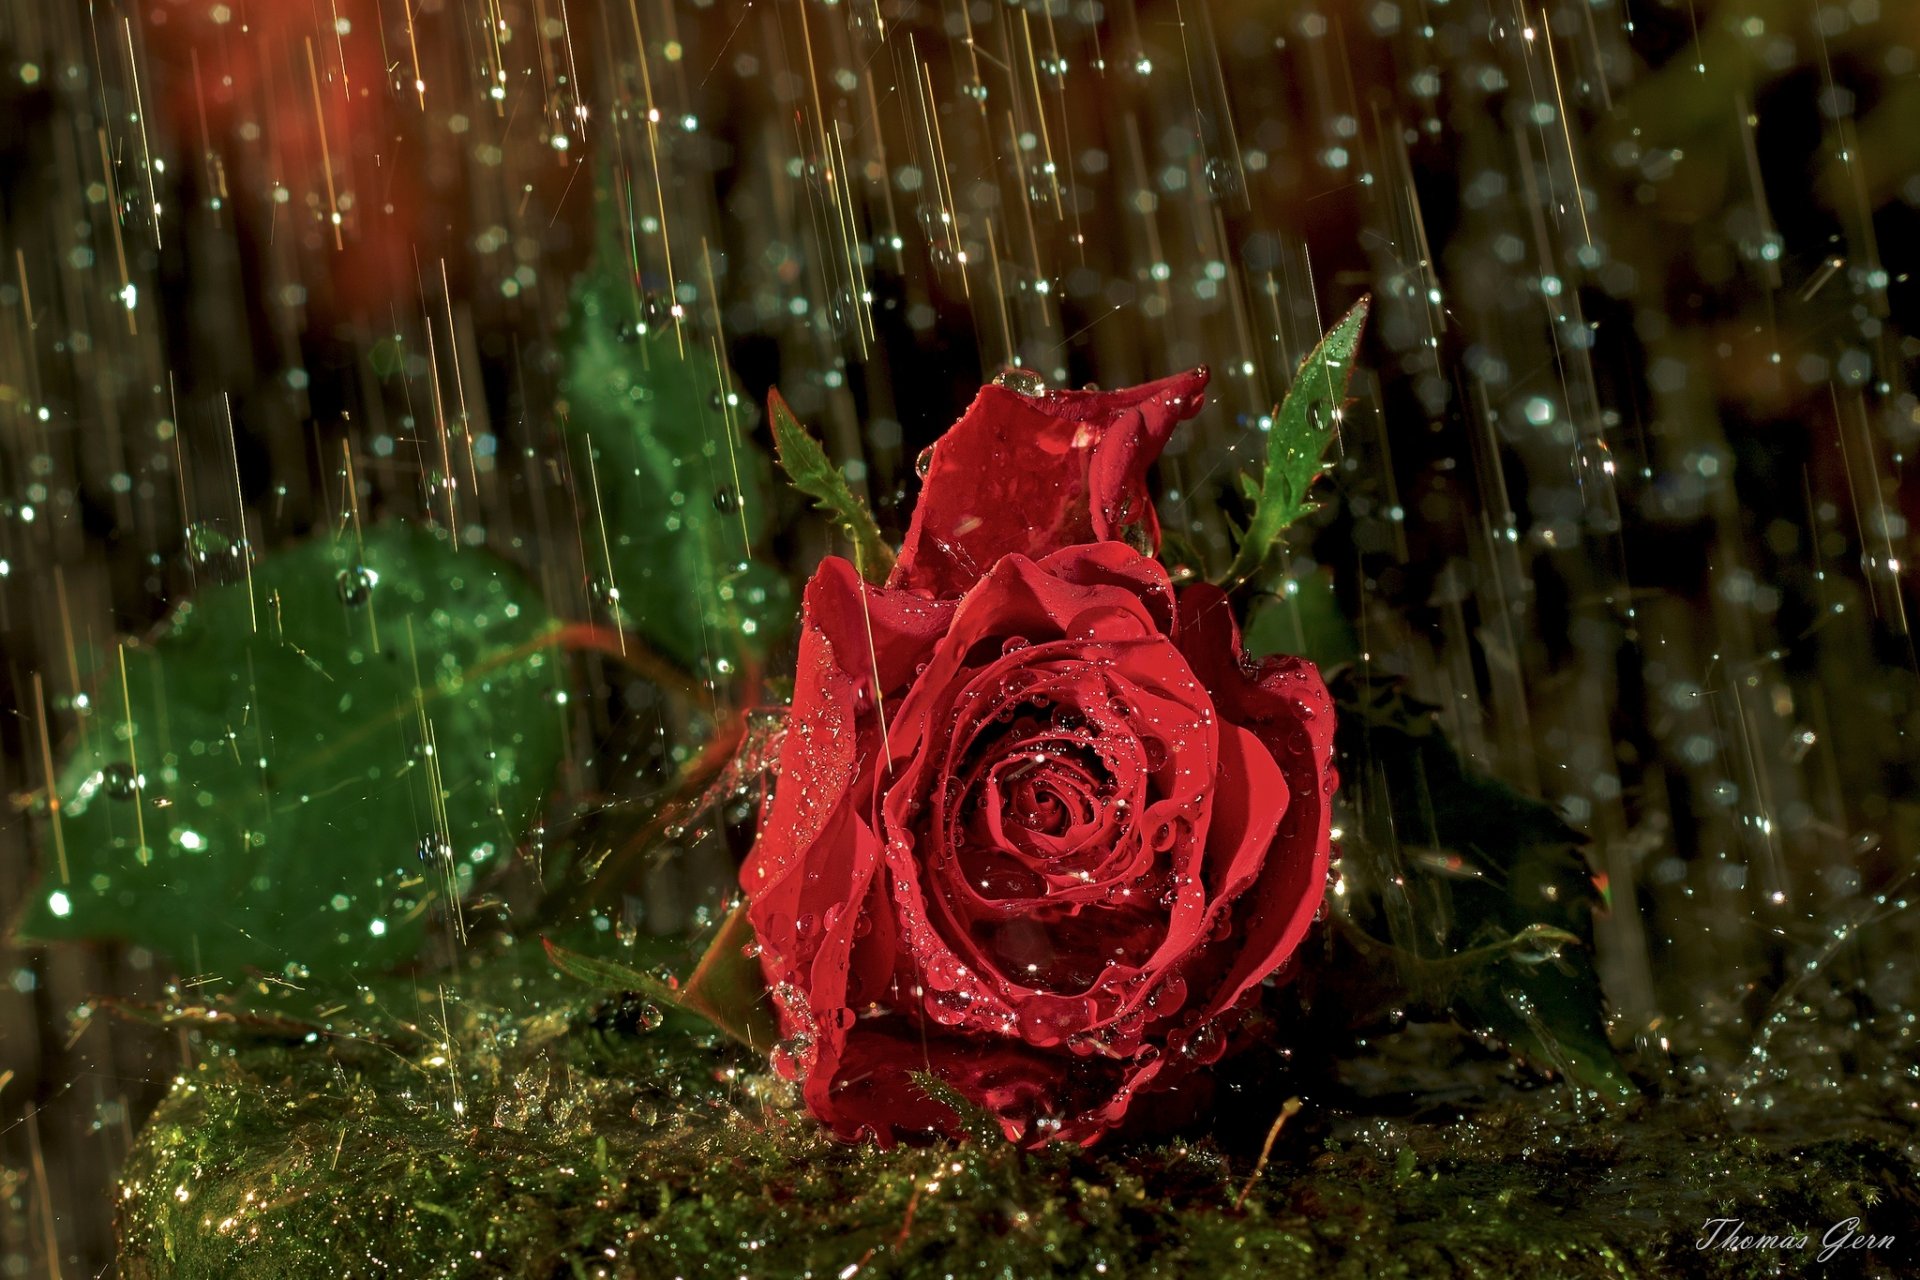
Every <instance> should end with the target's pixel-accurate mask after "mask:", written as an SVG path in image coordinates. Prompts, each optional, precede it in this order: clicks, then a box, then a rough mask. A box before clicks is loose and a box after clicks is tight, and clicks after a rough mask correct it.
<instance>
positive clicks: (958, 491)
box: [887, 369, 1207, 596]
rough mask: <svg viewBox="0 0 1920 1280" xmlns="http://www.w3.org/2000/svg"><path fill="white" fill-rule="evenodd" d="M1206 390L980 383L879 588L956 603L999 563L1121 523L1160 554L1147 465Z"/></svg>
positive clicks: (1186, 383)
mask: <svg viewBox="0 0 1920 1280" xmlns="http://www.w3.org/2000/svg"><path fill="white" fill-rule="evenodd" d="M1206 383H1207V371H1206V370H1205V369H1194V370H1190V371H1188V372H1186V373H1181V374H1175V375H1174V376H1173V377H1170V378H1162V379H1161V380H1160V381H1158V382H1150V383H1147V384H1146V385H1144V386H1139V387H1129V388H1127V389H1125V390H1121V391H1058V392H1051V393H1048V394H1045V395H1041V396H1025V395H1021V394H1020V393H1018V392H1016V391H1011V390H1008V389H1007V388H1005V387H1000V386H987V387H982V388H981V389H980V394H979V395H978V396H977V397H975V398H974V402H973V404H972V405H970V406H969V407H968V409H967V412H966V413H965V415H964V416H962V417H961V419H960V421H959V422H957V423H955V424H954V425H953V427H951V428H950V429H949V430H948V431H947V433H946V434H945V435H943V436H941V437H940V439H939V441H938V442H936V443H935V444H934V446H933V450H932V455H931V462H930V464H929V466H928V469H927V472H926V478H925V480H924V482H923V483H922V485H921V490H920V502H919V504H918V505H917V506H916V507H915V508H914V512H913V522H912V523H911V524H910V525H909V526H908V529H907V537H906V543H905V545H904V546H902V547H901V550H900V557H899V559H898V560H896V561H895V562H894V567H893V573H892V575H891V576H890V577H889V578H888V579H887V585H888V586H889V587H894V588H910V589H913V590H916V591H925V592H930V593H932V594H933V595H936V596H951V595H957V594H959V593H961V592H964V591H966V590H967V589H968V588H969V587H971V586H972V585H973V584H974V583H975V582H977V581H978V580H979V579H980V578H981V576H982V575H983V574H985V573H986V572H988V571H989V570H990V569H992V567H993V566H994V565H995V564H996V563H997V562H998V561H999V560H1000V558H1001V557H1002V556H1006V555H1016V554H1017V555H1023V556H1034V557H1039V556H1044V555H1046V554H1048V553H1049V552H1053V551H1057V550H1059V549H1060V548H1062V547H1068V546H1072V545H1074V544H1077V543H1088V542H1096V541H1102V540H1108V539H1119V538H1120V537H1121V535H1122V533H1123V532H1124V530H1125V529H1127V528H1129V527H1134V528H1138V529H1140V530H1141V531H1142V532H1143V533H1144V535H1145V538H1146V541H1147V543H1148V544H1149V545H1151V546H1153V547H1155V548H1157V547H1158V546H1159V536H1160V525H1159V521H1158V519H1157V518H1156V516H1155V515H1154V511H1153V504H1152V502H1151V501H1150V500H1149V498H1148V495H1147V486H1146V474H1147V469H1148V468H1149V467H1151V466H1152V465H1153V462H1154V460H1155V459H1156V458H1158V457H1159V456H1160V451H1161V450H1162V449H1163V448H1164V447H1165V446H1166V442H1167V438H1168V437H1169V436H1170V435H1172V433H1173V429H1174V428H1175V427H1176V426H1178V425H1179V424H1180V423H1181V422H1183V421H1184V420H1186V419H1187V418H1191V417H1192V416H1193V415H1194V414H1196V413H1198V412H1199V411H1200V408H1201V406H1202V404H1204V402H1205V395H1204V389H1205V387H1206Z"/></svg>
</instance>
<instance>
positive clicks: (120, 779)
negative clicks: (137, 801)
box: [100, 760, 140, 800]
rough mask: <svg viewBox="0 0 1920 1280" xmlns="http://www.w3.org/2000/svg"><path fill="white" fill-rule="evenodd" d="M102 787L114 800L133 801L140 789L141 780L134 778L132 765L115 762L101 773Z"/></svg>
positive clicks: (121, 761)
mask: <svg viewBox="0 0 1920 1280" xmlns="http://www.w3.org/2000/svg"><path fill="white" fill-rule="evenodd" d="M100 785H101V787H102V789H104V790H105V791H106V793H107V795H108V796H109V797H111V798H112V799H115V800H131V799H133V793H134V792H135V791H138V790H139V789H140V780H139V778H137V777H135V776H134V772H133V766H132V765H130V764H127V763H126V762H125V761H123V760H115V761H114V762H113V763H111V764H109V765H108V766H107V767H106V768H104V769H102V770H101V771H100Z"/></svg>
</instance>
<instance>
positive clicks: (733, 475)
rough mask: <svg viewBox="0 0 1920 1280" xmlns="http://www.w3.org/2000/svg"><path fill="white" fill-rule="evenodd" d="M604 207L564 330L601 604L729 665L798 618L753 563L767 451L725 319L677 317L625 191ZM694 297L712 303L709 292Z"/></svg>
mask: <svg viewBox="0 0 1920 1280" xmlns="http://www.w3.org/2000/svg"><path fill="white" fill-rule="evenodd" d="M596 202H597V214H598V218H599V249H598V254H597V257H596V259H595V261H594V263H593V264H592V266H590V267H589V268H588V269H587V270H586V271H585V272H584V273H583V274H582V275H581V277H580V279H579V280H578V282H577V283H576V285H575V288H574V295H573V307H572V312H571V314H570V317H569V320H568V324H567V328H566V332H565V333H564V334H563V335H562V337H561V349H562V355H563V358H564V361H565V367H564V374H563V377H562V383H561V390H562V394H563V399H562V402H561V405H560V410H561V418H562V421H563V422H564V423H565V426H566V432H567V437H568V440H569V442H570V444H571V446H572V465H573V477H574V482H575V484H576V486H577V488H578V491H579V495H580V496H579V504H580V519H581V530H582V534H583V537H584V539H585V542H586V548H587V559H588V563H589V565H590V567H591V569H592V571H593V572H594V573H595V574H596V575H598V577H599V587H600V590H599V593H598V594H599V596H600V599H599V601H598V605H599V606H601V607H609V608H611V609H612V611H613V613H614V616H615V618H616V620H617V621H619V622H620V624H621V625H622V626H626V627H630V628H631V629H633V630H635V631H637V632H638V633H639V634H640V635H641V636H643V637H644V638H645V639H646V641H647V643H648V644H650V645H652V646H654V647H655V648H656V649H658V650H659V651H660V652H661V653H663V654H665V655H666V656H667V657H669V658H670V659H672V660H673V661H674V662H676V663H678V664H680V665H681V666H682V667H685V668H686V669H687V670H689V671H694V672H705V671H707V670H715V671H717V672H719V673H720V674H725V673H726V672H727V671H728V670H729V669H730V668H733V667H737V666H738V665H739V664H740V663H741V662H742V661H743V660H744V659H748V658H751V657H753V656H755V655H758V654H761V653H764V652H765V651H766V648H767V646H768V645H769V644H770V643H771V642H772V641H773V640H775V639H777V638H778V635H779V634H780V632H781V631H782V630H783V629H784V627H785V626H786V625H787V624H788V623H790V622H791V620H792V606H791V602H790V598H789V594H788V588H787V585H786V580H785V579H784V578H783V577H782V576H781V575H780V574H778V573H777V572H775V571H774V570H773V569H771V568H770V567H768V566H767V565H764V564H761V563H759V562H757V561H755V560H754V559H753V558H752V554H753V552H754V550H755V549H756V548H757V547H758V544H759V539H760V536H761V532H762V530H763V528H764V526H765V522H766V511H767V490H768V466H767V459H766V455H765V454H764V453H763V452H762V451H761V450H759V449H757V448H755V447H754V446H753V444H752V442H751V439H750V427H751V424H752V414H753V411H752V409H751V407H750V406H749V405H748V403H747V401H746V400H745V399H744V398H743V397H742V396H741V395H740V393H739V389H738V387H737V386H736V384H735V383H734V381H733V378H732V374H731V372H730V370H729V369H728V368H727V365H726V360H725V356H724V353H723V351H722V349H721V346H720V343H719V341H718V339H717V337H716V336H715V334H714V332H713V326H712V325H711V324H706V323H696V317H695V316H694V315H693V314H691V313H692V312H693V311H694V310H695V308H694V307H686V308H683V312H684V313H685V314H682V315H680V316H675V315H674V314H673V305H672V301H671V299H670V298H668V297H666V296H665V295H662V296H661V297H660V298H658V299H655V300H653V301H652V302H650V301H649V299H648V298H647V297H646V296H645V295H644V294H643V293H642V291H641V288H640V286H639V284H638V283H637V281H636V279H635V273H634V270H633V267H632V258H631V253H630V250H629V249H628V247H627V242H626V241H625V239H624V238H623V236H622V234H621V230H620V227H621V219H620V217H619V215H618V198H617V197H616V196H615V195H614V194H613V193H612V192H611V191H609V190H608V189H607V188H606V187H605V186H604V185H603V187H602V189H601V190H600V192H599V193H598V195H597V198H596ZM698 305H699V306H700V307H711V306H712V305H713V302H712V299H711V296H710V295H709V294H708V293H707V292H706V291H705V290H703V291H702V294H701V302H700V303H699V304H698ZM697 318H698V319H700V320H703V321H704V320H705V319H707V317H706V316H704V315H703V316H700V317H697ZM722 664H724V665H722Z"/></svg>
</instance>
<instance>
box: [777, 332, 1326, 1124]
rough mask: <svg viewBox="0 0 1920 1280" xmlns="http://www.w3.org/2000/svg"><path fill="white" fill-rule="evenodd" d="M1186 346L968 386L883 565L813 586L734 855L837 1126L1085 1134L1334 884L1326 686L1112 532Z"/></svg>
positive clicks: (1180, 1072) (1131, 499)
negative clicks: (1143, 360) (1148, 368)
mask: <svg viewBox="0 0 1920 1280" xmlns="http://www.w3.org/2000/svg"><path fill="white" fill-rule="evenodd" d="M1205 381H1206V373H1205V371H1204V370H1196V371H1194V372H1193V373H1190V374H1186V375H1182V376H1180V377H1176V378H1169V379H1166V380H1164V381H1161V382H1157V383H1153V384H1150V385H1148V386H1145V387H1139V388H1134V389H1131V390H1126V391H1117V392H1065V393H1054V394H1049V395H1043V396H1039V397H1026V396H1022V395H1019V394H1017V393H1015V392H1012V391H1009V390H1006V389H1004V388H1001V387H987V388H985V389H983V390H982V391H981V393H980V395H979V398H978V399H976V400H975V401H974V403H973V406H972V407H971V408H970V409H969V410H968V411H967V414H966V416H965V417H964V418H962V419H961V421H960V422H959V424H958V425H957V426H955V427H954V428H953V429H952V430H951V431H949V432H948V433H947V435H946V436H945V437H944V438H943V439H942V440H941V441H940V442H939V444H937V445H936V446H935V447H934V450H933V457H932V463H931V466H930V468H929V469H928V472H927V477H926V485H925V491H924V493H923V494H922V496H921V499H920V504H919V507H918V509H917V510H916V511H915V513H914V519H913V524H912V527H911V529H910V530H909V532H908V535H907V541H906V546H905V548H904V549H903V551H902V553H901V555H900V559H899V561H898V564H897V566H896V568H895V571H894V573H893V576H892V577H891V579H890V580H889V581H888V583H887V585H886V586H885V587H884V588H880V587H873V586H870V585H868V584H866V583H863V582H862V581H861V580H860V577H859V575H858V574H857V573H856V572H855V571H854V568H853V566H852V565H850V564H849V563H847V562H846V561H844V560H840V559H837V558H835V559H829V560H827V561H826V562H825V563H824V564H822V565H821V566H820V569H819V571H818V572H817V573H816V574H815V575H814V578H813V581H812V582H811V583H810V584H809V585H808V587H807V592H806V604H805V611H804V615H803V630H802V636H801V641H800V657H799V671H798V676H797V680H796V684H795V689H794V700H793V712H792V717H791V721H790V729H789V731H788V735H787V738H786V742H785V744H784V746H783V748H782V750H781V757H780V780H779V784H778V786H777V788H776V790H775V794H774V798H773V801H772V804H771V806H770V808H769V811H768V813H767V815H766V819H767V820H766V822H765V824H764V826H763V831H762V834H761V836H760V839H759V842H758V844H757V846H756V847H755V849H754V851H753V854H752V855H751V857H749V858H748V860H747V863H746V865H745V866H744V867H743V868H742V870H741V883H742V885H743V887H744V888H745V890H746V894H747V899H748V911H749V916H750V918H751V920H752V923H753V926H754V929H755V931H756V933H757V935H758V937H759V940H760V945H761V952H760V956H761V964H762V967H763V968H764V970H765V973H766V977H767V981H768V985H769V986H770V987H771V989H772V991H773V995H774V1001H775V1004H776V1005H777V1007H778V1009H779V1013H780V1019H781V1023H782V1029H783V1032H784V1033H785V1034H786V1035H787V1036H788V1037H789V1039H788V1041H787V1043H786V1045H785V1046H783V1049H782V1051H781V1053H780V1054H778V1055H777V1057H778V1059H779V1062H778V1065H779V1066H780V1067H781V1069H782V1070H783V1071H786V1072H789V1073H790V1074H794V1075H797V1076H798V1077H800V1078H801V1079H802V1080H803V1081H804V1093H805V1097H806V1100H807V1104H808V1106H809V1107H810V1108H811V1109H812V1110H813V1112H814V1113H815V1114H816V1115H817V1116H819V1117H820V1119H821V1120H823V1121H824V1122H825V1123H826V1124H827V1125H829V1126H830V1127H831V1128H832V1129H833V1130H834V1132H835V1133H837V1134H839V1135H840V1136H842V1137H846V1138H857V1137H859V1136H862V1135H868V1134H870V1135H872V1136H874V1137H876V1138H878V1139H879V1140H880V1141H881V1142H882V1143H888V1142H891V1141H892V1140H893V1139H894V1137H895V1136H896V1135H897V1134H898V1133H900V1132H903V1131H915V1130H922V1131H924V1130H941V1131H951V1130H952V1128H953V1127H954V1124H955V1119H956V1117H955V1116H954V1115H953V1113H952V1112H951V1111H950V1110H949V1109H948V1108H947V1107H946V1106H945V1105H943V1104H942V1103H940V1102H938V1101H937V1100H935V1099H933V1098H931V1097H929V1096H928V1095H927V1093H926V1091H925V1090H924V1089H922V1088H921V1086H920V1084H919V1082H917V1081H916V1080H915V1079H914V1075H915V1074H916V1073H919V1072H926V1073H929V1074H931V1075H933V1076H935V1077H937V1078H939V1079H941V1080H943V1081H945V1082H946V1083H947V1084H949V1085H951V1086H952V1087H953V1088H954V1089H955V1090H957V1091H958V1092H959V1093H960V1094H962V1095H964V1096H965V1097H967V1098H968V1099H970V1100H972V1101H973V1102H974V1103H976V1104H978V1105H980V1106H982V1107H984V1108H986V1109H987V1110H988V1111H990V1112H992V1113H993V1114H994V1115H995V1116H996V1117H997V1118H998V1119H999V1121H1000V1124H1001V1126H1002V1128H1003V1129H1004V1130H1005V1132H1006V1134H1007V1136H1008V1137H1009V1138H1011V1139H1014V1140H1016V1141H1023V1142H1029V1143H1040V1142H1045V1141H1047V1140H1048V1139H1051V1138H1059V1139H1064V1140H1071V1141H1076V1142H1082V1143H1090V1142H1092V1141H1094V1140H1095V1139H1097V1138H1099V1137H1100V1136H1101V1135H1102V1134H1103V1133H1105V1132H1106V1131H1108V1130H1110V1129H1112V1128H1114V1127H1116V1126H1117V1125H1119V1124H1120V1122H1121V1121H1122V1119H1123V1118H1124V1117H1125V1115H1126V1113H1127V1109H1128V1106H1129V1104H1130V1103H1131V1102H1132V1100H1133V1099H1135V1098H1137V1097H1139V1096H1140V1095H1142V1094H1143V1093H1147V1092H1150V1091H1154V1090H1161V1089H1164V1088H1166V1087H1168V1086H1169V1085H1172V1084H1175V1083H1177V1082H1178V1081H1179V1080H1180V1079H1181V1078H1182V1077H1183V1076H1185V1075H1186V1074H1187V1073H1189V1072H1192V1071H1193V1070H1194V1069H1196V1068H1199V1067H1203V1066H1205V1065H1206V1064H1208V1063H1211V1062H1213V1061H1215V1060H1216V1059H1218V1057H1219V1056H1220V1054H1221V1052H1222V1051H1223V1049H1224V1048H1225V1044H1226V1036H1227V1033H1228V1031H1229V1030H1231V1027H1232V1024H1233V1022H1234V1020H1235V1017H1236V1013H1237V1011H1238V1010H1240V1009H1241V1008H1242V1007H1243V1006H1244V1005H1245V1004H1246V1003H1247V1002H1248V1001H1249V1000H1250V998H1251V997H1252V995H1253V994H1254V993H1255V991H1256V989H1257V988H1258V987H1259V985H1260V983H1261V981H1262V980H1263V979H1265V978H1267V977H1269V976H1270V975H1272V974H1273V973H1275V972H1276V971H1277V970H1279V969H1280V968H1281V966H1283V965H1284V964H1285V963H1286V962H1287V960H1288V958H1289V957H1290V956H1291V955H1292V954H1293V952H1294V950H1295V949H1296V948H1297V947H1298V946H1299V944H1300V941H1301V939H1302V937H1303V936H1304V935H1305V933H1306V931H1307V928H1308V925H1309V924H1310V923H1311V922H1312V920H1313V917H1314V914H1315V912H1316V911H1317V909H1318V908H1319V905H1320V902H1321V898H1322V895H1323V893H1324V890H1325V884H1326V871H1327V854H1328V802H1329V799H1330V797H1331V795H1332V792H1333V787H1334V774H1333V768H1332V764H1331V757H1332V744H1333V708H1332V704H1331V702H1330V700H1329V698H1328V696H1327V691H1326V687H1325V685H1323V684H1322V683H1321V680H1320V676H1319V673H1318V672H1316V671H1315V670H1314V668H1313V667H1312V666H1311V665H1310V664H1308V663H1306V662H1303V661H1301V660H1299V659H1293V658H1279V659H1268V660H1266V661H1264V662H1261V663H1259V664H1257V665H1250V664H1248V663H1247V662H1246V661H1245V659H1244V658H1243V657H1242V655H1241V651H1240V638H1239V634H1238V628H1237V627H1236V625H1235V622H1234V619H1233V615H1232V612H1231V611H1230V609H1229V607H1228V604H1227V601H1226V598H1225V597H1224V596H1223V595H1222V594H1221V593H1220V592H1219V591H1218V590H1216V589H1214V588H1212V587H1207V586H1192V587H1188V588H1186V589H1185V590H1183V591H1181V592H1180V593H1179V594H1178V596H1177V598H1176V595H1175V592H1174V589H1173V585H1172V583H1171V581H1170V580H1169V578H1168V576H1167V573H1166V571H1165V570H1164V569H1163V568H1161V566H1160V565H1159V564H1158V563H1157V562H1156V561H1154V560H1152V559H1149V558H1148V557H1146V556H1144V555H1142V554H1141V553H1140V552H1139V551H1136V550H1135V549H1133V547H1131V546H1129V545H1127V543H1125V542H1123V541H1118V540H1116V539H1118V538H1119V537H1121V536H1122V534H1123V533H1125V532H1126V531H1127V530H1129V529H1131V530H1136V531H1138V533H1139V534H1140V536H1141V537H1142V538H1143V539H1144V540H1145V541H1146V542H1147V543H1148V544H1149V545H1151V544H1152V543H1153V542H1155V541H1156V540H1157V534H1158V528H1157V524H1156V522H1155V520H1154V515H1153V508H1152V505H1151V503H1150V501H1149V499H1148V496H1147V492H1146V486H1145V475H1146V470H1147V468H1148V467H1149V466H1150V465H1151V464H1152V462H1153V461H1154V459H1155V458H1156V457H1157V456H1158V455H1159V452H1160V449H1161V446H1162V445H1163V444H1164V443H1165V441H1166V438H1167V436H1168V434H1169V433H1170V432H1171V431H1172V429H1173V428H1174V426H1175V425H1177V424H1178V422H1179V421H1180V420H1182V419H1184V418H1187V417H1190V416H1192V415H1193V414H1194V413H1195V412H1197V411H1198V409H1199V406H1200V403H1201V391H1202V388H1203V387H1204V386H1205Z"/></svg>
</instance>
